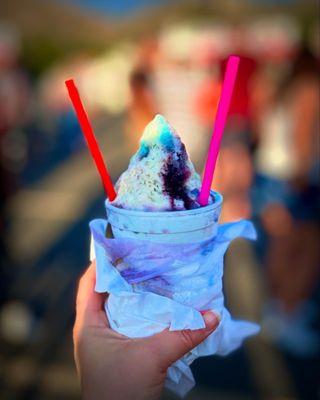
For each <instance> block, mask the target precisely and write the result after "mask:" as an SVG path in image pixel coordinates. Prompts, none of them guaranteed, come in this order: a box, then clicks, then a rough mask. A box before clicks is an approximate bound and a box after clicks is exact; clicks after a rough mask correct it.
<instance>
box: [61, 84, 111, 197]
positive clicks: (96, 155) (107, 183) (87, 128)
mask: <svg viewBox="0 0 320 400" xmlns="http://www.w3.org/2000/svg"><path fill="white" fill-rule="evenodd" d="M65 84H66V86H67V89H68V92H69V96H70V99H71V101H72V104H73V107H74V110H75V112H76V114H77V117H78V121H79V124H80V126H81V129H82V133H83V135H84V137H85V138H86V141H87V145H88V147H89V150H90V152H91V155H92V157H93V160H94V162H95V164H96V166H97V169H98V172H99V174H100V178H101V181H102V184H103V187H104V190H105V192H106V195H107V197H109V200H110V201H112V200H114V199H115V198H116V197H117V194H116V192H115V190H114V187H113V183H112V180H111V178H110V175H109V172H108V170H107V167H106V165H105V163H104V161H103V158H102V154H101V151H100V149H99V145H98V143H97V140H96V138H95V136H94V133H93V129H92V126H91V124H90V121H89V119H88V115H87V113H86V110H85V109H84V107H83V104H82V102H81V99H80V96H79V92H78V89H77V88H76V85H75V83H74V81H73V79H69V80H67V81H65Z"/></svg>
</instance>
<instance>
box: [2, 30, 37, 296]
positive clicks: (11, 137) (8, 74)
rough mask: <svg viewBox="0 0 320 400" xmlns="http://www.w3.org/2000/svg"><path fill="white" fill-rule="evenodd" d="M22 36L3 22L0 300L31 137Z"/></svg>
mask: <svg viewBox="0 0 320 400" xmlns="http://www.w3.org/2000/svg"><path fill="white" fill-rule="evenodd" d="M19 50H20V38H19V35H18V33H17V31H16V30H15V28H14V27H13V26H11V25H9V24H5V23H1V24H0V195H1V204H0V259H1V264H0V269H1V272H2V273H3V279H1V280H0V281H1V282H0V303H1V302H3V301H4V300H5V298H6V290H7V288H8V283H9V281H11V279H12V268H10V262H9V254H8V251H7V247H6V241H5V234H6V230H7V225H8V221H7V217H6V214H5V204H6V201H7V199H8V198H9V197H10V196H11V195H12V194H13V193H14V191H15V190H16V188H17V185H18V183H17V179H18V176H19V173H20V172H21V170H22V168H23V167H24V164H25V162H26V155H27V139H26V135H25V133H24V132H23V129H22V128H23V126H24V124H25V123H26V121H27V119H28V116H29V113H28V111H29V102H30V91H29V81H28V79H27V76H26V73H25V71H24V70H23V69H22V68H21V67H20V66H19V62H18V58H19Z"/></svg>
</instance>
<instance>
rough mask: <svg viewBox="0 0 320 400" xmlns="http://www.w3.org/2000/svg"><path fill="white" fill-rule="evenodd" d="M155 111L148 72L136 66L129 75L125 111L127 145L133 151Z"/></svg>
mask: <svg viewBox="0 0 320 400" xmlns="http://www.w3.org/2000/svg"><path fill="white" fill-rule="evenodd" d="M156 113H157V107H156V103H155V99H154V94H153V92H152V89H151V86H150V72H149V71H148V69H144V68H143V67H137V68H136V69H134V70H133V71H132V73H131V75H130V100H129V106H128V111H127V121H126V133H127V145H128V148H129V149H130V151H134V150H135V149H136V148H137V146H138V142H139V139H140V137H141V135H142V132H143V130H144V128H145V126H146V125H147V124H148V123H149V122H150V121H151V120H152V119H153V117H154V116H155V114H156Z"/></svg>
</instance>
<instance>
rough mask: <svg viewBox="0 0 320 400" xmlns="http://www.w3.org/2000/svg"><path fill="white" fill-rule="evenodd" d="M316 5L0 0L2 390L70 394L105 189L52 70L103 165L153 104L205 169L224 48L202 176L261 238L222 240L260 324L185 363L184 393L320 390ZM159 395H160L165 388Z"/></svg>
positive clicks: (117, 164) (24, 395)
mask: <svg viewBox="0 0 320 400" xmlns="http://www.w3.org/2000/svg"><path fill="white" fill-rule="evenodd" d="M318 8H319V3H318V2H316V1H308V0H301V1H298V0H296V1H294V0H281V1H280V0H278V1H276V0H274V1H272V0H246V1H242V0H224V1H214V0H202V1H201V0H184V1H178V0H176V1H174V0H172V1H160V0H152V1H151V0H149V1H147V0H136V1H129V0H118V1H117V2H107V1H105V2H104V1H102V0H91V1H90V0H65V1H63V0H47V1H41V0H24V1H23V2H21V1H18V0H2V2H1V3H0V174H1V200H2V201H1V220H0V229H1V241H0V248H1V280H0V393H1V396H0V397H1V398H2V399H31V400H33V399H41V400H51V399H66V400H68V399H70V400H71V399H79V398H80V392H79V385H78V380H77V377H76V372H75V368H74V364H73V358H72V350H73V349H72V341H71V330H72V324H73V320H74V298H75V290H76V285H77V281H78V279H79V276H80V275H81V274H82V272H83V270H84V269H85V268H86V266H87V265H88V253H89V229H88V222H89V221H90V220H91V219H92V218H95V217H103V216H104V205H103V200H104V195H103V190H102V188H101V185H100V181H99V179H98V177H97V173H96V171H95V168H94V166H93V164H92V162H91V159H90V157H89V155H88V151H87V149H86V147H85V144H84V141H83V138H82V134H81V131H80V129H79V126H78V123H77V120H76V119H75V115H74V113H73V111H72V109H71V108H70V102H69V99H68V97H67V93H66V89H65V86H64V81H65V80H66V79H68V78H70V77H73V78H74V79H75V80H76V82H77V85H78V88H79V91H80V94H81V97H82V99H83V101H84V103H85V105H86V108H87V110H88V113H89V116H90V119H91V121H92V123H93V125H94V129H95V132H96V135H97V137H98V139H99V143H100V145H101V147H102V149H103V152H104V155H105V159H106V160H107V162H108V166H109V169H110V171H111V172H112V177H113V179H114V180H116V179H117V177H118V176H119V174H120V173H121V172H122V171H123V170H124V169H125V168H126V166H127V164H128V161H129V157H130V155H131V154H132V152H133V151H134V150H135V149H136V148H137V145H138V140H139V137H140V134H141V131H142V129H143V127H144V126H145V124H146V123H148V122H149V121H150V119H151V118H152V117H153V116H154V114H155V113H157V112H161V113H162V114H164V115H165V116H166V117H167V119H168V120H169V122H170V123H171V124H172V125H173V126H174V127H175V128H176V129H177V131H178V132H179V134H180V135H181V137H182V139H183V141H184V142H185V144H186V146H187V149H188V150H189V153H190V155H191V158H192V160H193V161H194V163H195V165H196V167H197V169H198V171H199V173H201V172H202V169H203V166H204V160H205V154H206V151H207V148H208V141H209V138H210V134H211V129H212V124H213V120H214V116H215V111H216V106H217V101H218V98H219V94H220V87H221V77H222V76H223V72H224V66H225V60H226V57H227V56H228V55H229V54H232V53H235V54H238V55H240V56H241V57H242V58H241V64H240V69H239V76H238V80H237V84H236V88H235V93H234V97H233V101H232V104H231V109H230V115H229V120H228V126H227V129H226V132H225V135H224V141H223V144H222V149H221V152H220V157H219V161H218V166H217V171H216V175H215V181H214V184H213V187H214V188H215V189H217V190H219V191H221V192H222V193H223V195H224V198H225V204H224V209H223V216H222V219H223V221H233V220H236V219H239V218H250V219H252V220H253V221H254V223H255V225H256V227H257V230H258V232H259V239H258V241H257V242H256V243H248V242H245V241H241V240H239V241H236V242H234V243H233V244H232V246H231V247H230V249H229V251H228V253H227V256H226V267H225V293H226V299H227V303H228V306H229V307H230V309H231V311H232V313H233V315H235V316H236V317H239V318H247V319H250V320H254V321H257V322H259V323H260V324H261V326H262V330H261V334H260V335H259V336H258V337H256V338H253V339H250V340H249V341H248V342H247V343H246V344H245V345H244V346H243V347H242V348H241V349H239V350H237V351H236V352H234V353H233V354H231V355H230V356H228V357H226V358H219V357H209V358H203V359H200V360H197V361H196V362H195V363H194V364H193V372H194V375H195V377H196V381H197V387H196V389H195V390H194V391H192V392H191V393H190V395H189V396H188V397H187V398H188V399H199V400H201V399H222V400H245V399H279V400H280V399H281V400H284V399H286V400H289V399H308V400H312V399H317V398H319V397H320V389H319V376H320V361H319V360H320V356H319V354H320V315H319V306H320V285H319V226H318V224H317V222H318V215H319V214H318V212H319V208H318V207H319V136H318V134H319V74H318V71H319V57H320V47H319V19H318V15H319V14H318V13H319V9H318ZM164 398H167V399H171V398H172V399H173V398H174V397H173V396H172V395H170V394H165V396H164Z"/></svg>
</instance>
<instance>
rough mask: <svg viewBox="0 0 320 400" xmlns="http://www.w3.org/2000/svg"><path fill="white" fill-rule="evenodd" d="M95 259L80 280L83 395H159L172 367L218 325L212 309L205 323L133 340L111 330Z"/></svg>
mask: <svg viewBox="0 0 320 400" xmlns="http://www.w3.org/2000/svg"><path fill="white" fill-rule="evenodd" d="M94 286H95V264H94V263H93V264H91V265H90V267H89V268H88V269H87V271H86V272H85V274H84V275H83V276H82V278H81V279H80V283H79V288H78V294H77V305H76V321H75V325H74V330H73V341H74V355H75V362H76V366H77V371H78V374H79V376H80V380H81V391H82V399H83V400H102V399H103V400H105V399H108V400H128V399H130V400H156V399H159V398H160V395H161V392H162V389H163V385H164V381H165V377H166V373H167V369H168V368H169V366H170V365H171V364H172V363H173V362H175V361H176V360H178V359H179V358H181V357H182V356H183V355H184V354H186V353H187V352H189V351H190V350H191V349H192V348H194V347H195V346H197V345H198V344H199V343H201V342H202V341H203V340H204V339H206V338H207V337H208V336H209V335H210V334H211V333H212V332H213V331H214V330H215V329H216V328H217V326H218V324H219V319H218V317H217V316H216V315H215V314H213V313H212V312H206V313H204V315H203V318H204V320H205V323H206V328H204V329H199V330H193V331H191V330H184V331H172V332H170V331H169V330H168V329H166V330H164V331H162V332H160V333H157V334H155V335H153V336H149V337H147V338H141V339H130V338H128V337H126V336H123V335H121V334H119V333H117V332H115V331H113V330H112V329H111V328H110V326H109V322H108V319H107V316H106V314H105V311H104V302H105V299H106V295H102V294H99V293H96V292H95V291H94Z"/></svg>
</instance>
